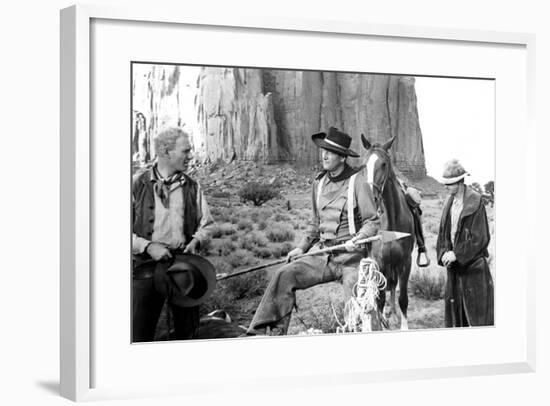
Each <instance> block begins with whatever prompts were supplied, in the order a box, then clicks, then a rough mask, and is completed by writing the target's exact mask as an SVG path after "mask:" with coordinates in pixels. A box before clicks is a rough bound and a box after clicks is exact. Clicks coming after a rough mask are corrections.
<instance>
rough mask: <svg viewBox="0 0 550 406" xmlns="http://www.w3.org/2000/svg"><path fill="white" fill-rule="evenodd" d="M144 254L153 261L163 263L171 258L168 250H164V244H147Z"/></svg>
mask: <svg viewBox="0 0 550 406" xmlns="http://www.w3.org/2000/svg"><path fill="white" fill-rule="evenodd" d="M145 252H147V254H149V256H150V257H151V258H153V259H154V260H155V261H164V260H167V259H170V258H172V254H171V253H170V250H169V249H168V248H166V246H165V245H164V244H161V243H159V242H152V243H151V244H149V245H148V246H147V248H146V249H145Z"/></svg>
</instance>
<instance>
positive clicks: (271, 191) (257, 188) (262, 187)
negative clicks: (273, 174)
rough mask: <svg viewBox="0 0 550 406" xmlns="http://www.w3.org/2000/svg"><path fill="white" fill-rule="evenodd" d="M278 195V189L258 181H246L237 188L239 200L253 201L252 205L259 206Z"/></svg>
mask: <svg viewBox="0 0 550 406" xmlns="http://www.w3.org/2000/svg"><path fill="white" fill-rule="evenodd" d="M278 195H279V191H278V190H277V189H275V188H274V187H273V186H272V185H266V184H261V183H258V182H248V183H246V184H245V185H244V186H243V187H242V188H241V189H240V190H239V197H240V198H241V201H242V202H244V203H246V202H249V201H250V202H252V203H254V206H261V205H262V204H264V203H265V202H267V201H269V200H271V199H273V198H275V197H277V196H278Z"/></svg>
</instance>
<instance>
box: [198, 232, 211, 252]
mask: <svg viewBox="0 0 550 406" xmlns="http://www.w3.org/2000/svg"><path fill="white" fill-rule="evenodd" d="M211 250H212V237H210V236H205V237H204V238H203V240H202V241H201V244H200V247H199V255H202V256H208V255H209V254H210V252H211Z"/></svg>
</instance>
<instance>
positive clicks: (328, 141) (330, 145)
mask: <svg viewBox="0 0 550 406" xmlns="http://www.w3.org/2000/svg"><path fill="white" fill-rule="evenodd" d="M311 139H312V140H313V142H314V143H315V144H316V145H317V146H318V147H319V148H323V149H328V150H329V151H332V152H336V153H337V154H339V155H346V156H351V157H354V158H357V157H359V154H358V153H356V152H354V151H352V150H351V149H349V146H350V145H351V137H350V136H349V135H348V134H346V133H343V132H341V131H339V130H338V129H337V128H334V127H330V128H329V129H328V134H326V133H318V134H313V135H312V136H311Z"/></svg>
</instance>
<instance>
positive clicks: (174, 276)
mask: <svg viewBox="0 0 550 406" xmlns="http://www.w3.org/2000/svg"><path fill="white" fill-rule="evenodd" d="M155 150H156V153H157V158H158V159H157V162H156V163H155V164H154V165H153V166H152V167H151V168H150V169H149V170H147V171H145V172H142V173H139V174H137V175H136V176H135V177H134V180H133V188H132V197H133V199H132V205H133V234H132V254H133V284H132V310H133V315H132V339H133V341H134V342H139V341H153V340H154V336H155V329H156V325H157V322H158V318H159V316H160V312H161V310H162V307H163V305H164V303H165V301H166V300H167V299H168V304H169V306H170V309H171V314H172V316H173V320H174V328H175V335H174V336H173V337H172V338H174V339H179V340H181V339H188V338H193V337H194V336H195V334H196V330H197V328H198V323H199V310H198V306H197V305H198V303H199V302H200V299H201V298H202V299H204V298H205V297H206V294H207V292H208V293H209V292H211V284H212V283H213V281H214V283H215V276H214V280H213V279H212V278H211V271H212V270H211V269H209V268H210V267H209V266H208V264H204V263H202V262H201V261H198V262H197V260H196V259H190V258H191V257H193V256H192V255H187V254H195V253H196V252H197V250H198V248H199V246H200V244H201V242H203V241H204V240H205V239H206V238H207V237H208V234H209V229H211V228H212V226H213V225H214V221H213V219H212V216H211V214H210V210H209V208H208V204H207V203H206V200H205V199H204V196H203V193H202V191H201V188H200V186H199V184H198V183H197V182H196V181H194V180H193V179H191V178H190V177H189V176H187V175H186V174H185V171H187V169H188V165H189V162H190V161H191V159H192V154H191V143H190V139H189V135H188V134H187V133H186V132H184V131H183V130H181V129H179V128H168V129H166V130H163V131H161V132H160V133H159V134H158V136H157V137H156V139H155ZM179 254H186V255H187V256H185V255H184V256H183V257H178V255H179ZM184 262H185V263H186V262H192V264H193V266H192V267H185V266H183V269H182V263H184ZM206 262H207V261H206ZM195 268H196V269H195ZM207 268H208V269H207ZM186 296H188V298H187V299H185V297H186ZM188 299H190V300H188Z"/></svg>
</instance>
